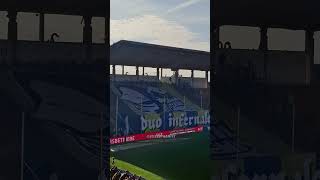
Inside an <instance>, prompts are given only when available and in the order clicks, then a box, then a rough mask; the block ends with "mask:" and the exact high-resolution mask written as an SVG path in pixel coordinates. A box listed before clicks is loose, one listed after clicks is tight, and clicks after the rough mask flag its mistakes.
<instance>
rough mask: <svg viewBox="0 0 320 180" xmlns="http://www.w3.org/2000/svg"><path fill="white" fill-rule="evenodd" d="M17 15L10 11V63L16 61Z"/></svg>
mask: <svg viewBox="0 0 320 180" xmlns="http://www.w3.org/2000/svg"><path fill="white" fill-rule="evenodd" d="M17 14H18V12H17V11H16V10H9V11H8V15H7V17H8V19H9V22H8V37H7V38H8V43H9V45H8V46H9V47H8V50H9V59H8V60H9V62H8V63H13V62H14V61H15V60H16V48H17V47H16V44H17V40H18V24H17Z"/></svg>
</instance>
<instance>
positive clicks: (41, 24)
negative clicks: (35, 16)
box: [39, 12, 45, 42]
mask: <svg viewBox="0 0 320 180" xmlns="http://www.w3.org/2000/svg"><path fill="white" fill-rule="evenodd" d="M44 21H45V19H44V13H43V12H41V13H40V14H39V41H40V42H44Z"/></svg>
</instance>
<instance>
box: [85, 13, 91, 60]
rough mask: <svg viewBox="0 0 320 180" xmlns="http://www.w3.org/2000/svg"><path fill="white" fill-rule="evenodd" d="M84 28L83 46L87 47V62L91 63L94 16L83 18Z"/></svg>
mask: <svg viewBox="0 0 320 180" xmlns="http://www.w3.org/2000/svg"><path fill="white" fill-rule="evenodd" d="M83 21H84V26H83V44H84V47H85V60H86V61H90V59H91V57H92V26H91V21H92V16H90V15H85V16H83Z"/></svg>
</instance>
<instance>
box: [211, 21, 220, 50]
mask: <svg viewBox="0 0 320 180" xmlns="http://www.w3.org/2000/svg"><path fill="white" fill-rule="evenodd" d="M212 38H213V49H214V50H216V49H218V48H219V42H220V26H213V36H212Z"/></svg>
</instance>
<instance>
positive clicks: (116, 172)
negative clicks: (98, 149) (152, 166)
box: [110, 166, 146, 180]
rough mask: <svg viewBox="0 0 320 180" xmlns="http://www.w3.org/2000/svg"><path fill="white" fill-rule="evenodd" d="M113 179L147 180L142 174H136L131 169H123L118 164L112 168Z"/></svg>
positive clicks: (111, 175)
mask: <svg viewBox="0 0 320 180" xmlns="http://www.w3.org/2000/svg"><path fill="white" fill-rule="evenodd" d="M110 177H111V180H146V179H144V178H142V177H141V176H137V175H134V174H132V173H130V172H129V171H125V170H121V169H119V168H117V167H116V166H113V167H112V168H111V169H110Z"/></svg>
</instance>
